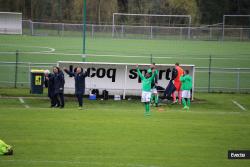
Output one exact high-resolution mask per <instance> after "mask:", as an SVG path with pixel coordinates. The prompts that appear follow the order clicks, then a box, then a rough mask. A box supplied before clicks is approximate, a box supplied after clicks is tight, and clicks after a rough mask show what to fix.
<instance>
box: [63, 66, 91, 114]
mask: <svg viewBox="0 0 250 167" xmlns="http://www.w3.org/2000/svg"><path fill="white" fill-rule="evenodd" d="M64 71H65V72H66V73H67V74H68V75H69V76H70V77H74V78H75V95H76V97H77V100H78V103H79V109H82V105H83V95H84V92H85V78H86V77H87V73H86V72H83V69H82V68H81V67H77V68H76V69H75V72H71V71H69V70H68V69H66V68H64Z"/></svg>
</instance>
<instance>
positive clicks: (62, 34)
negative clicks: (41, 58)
mask: <svg viewBox="0 0 250 167" xmlns="http://www.w3.org/2000/svg"><path fill="white" fill-rule="evenodd" d="M61 36H64V23H62V33H61Z"/></svg>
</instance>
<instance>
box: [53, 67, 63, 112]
mask: <svg viewBox="0 0 250 167" xmlns="http://www.w3.org/2000/svg"><path fill="white" fill-rule="evenodd" d="M53 72H54V91H55V93H54V98H55V101H56V104H57V107H60V108H64V83H65V80H64V74H63V72H62V71H61V70H60V68H59V67H54V68H53Z"/></svg>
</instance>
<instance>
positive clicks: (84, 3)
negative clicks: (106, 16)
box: [82, 0, 87, 62]
mask: <svg viewBox="0 0 250 167" xmlns="http://www.w3.org/2000/svg"><path fill="white" fill-rule="evenodd" d="M82 14H83V41H82V61H83V62H84V61H86V14H87V6H86V0H83V12H82Z"/></svg>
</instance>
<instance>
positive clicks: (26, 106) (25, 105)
mask: <svg viewBox="0 0 250 167" xmlns="http://www.w3.org/2000/svg"><path fill="white" fill-rule="evenodd" d="M18 99H19V101H20V103H22V104H23V105H24V107H25V108H30V106H29V105H27V104H25V102H24V100H23V98H21V97H19V98H18Z"/></svg>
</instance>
